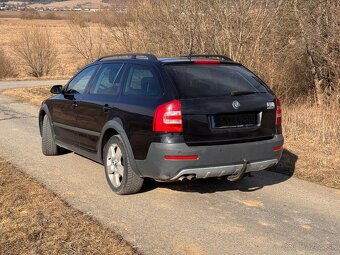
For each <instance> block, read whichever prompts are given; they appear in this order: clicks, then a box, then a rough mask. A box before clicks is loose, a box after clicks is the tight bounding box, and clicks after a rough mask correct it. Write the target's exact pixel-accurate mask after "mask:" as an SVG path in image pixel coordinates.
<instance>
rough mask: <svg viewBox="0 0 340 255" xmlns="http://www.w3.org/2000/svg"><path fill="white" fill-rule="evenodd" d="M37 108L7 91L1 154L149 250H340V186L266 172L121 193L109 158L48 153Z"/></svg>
mask: <svg viewBox="0 0 340 255" xmlns="http://www.w3.org/2000/svg"><path fill="white" fill-rule="evenodd" d="M31 85H32V84H31ZM37 115H38V108H37V107H36V106H32V105H29V104H22V103H19V102H16V101H14V100H13V99H9V98H7V97H5V96H0V155H1V156H2V157H3V158H5V159H6V160H9V161H11V162H12V163H14V164H15V165H16V166H17V167H19V168H20V169H22V170H23V171H24V172H26V173H28V174H29V175H30V176H33V177H34V178H35V179H37V180H38V181H39V182H41V183H43V184H44V185H45V186H46V187H48V188H49V189H51V190H52V191H54V192H55V193H56V194H58V195H59V196H60V197H62V198H63V199H64V200H65V201H67V202H68V203H69V204H70V205H71V206H73V207H75V208H76V209H79V210H81V211H83V212H85V213H87V214H89V215H91V216H93V217H95V218H96V219H98V220H99V221H101V222H102V223H103V224H105V225H106V226H108V227H110V228H113V229H114V230H115V231H116V232H117V233H118V234H121V235H122V236H123V237H124V238H125V239H126V240H127V241H128V242H131V243H132V244H133V245H136V246H137V247H138V249H139V250H141V251H142V252H144V253H146V254H245V253H255V254H296V253H301V254H305V253H308V254H340V245H339V242H338V240H339V237H340V214H339V211H340V203H339V199H340V193H339V191H338V190H334V189H329V188H325V187H322V186H319V185H316V184H312V183H309V182H305V181H302V180H299V179H296V178H294V177H293V178H289V177H288V176H285V175H280V174H277V173H272V172H267V171H263V172H261V173H257V174H254V176H253V177H251V178H246V179H244V180H243V181H241V182H239V183H228V182H226V181H218V180H215V179H213V180H206V181H195V182H192V183H169V184H166V183H161V184H159V183H154V182H148V183H147V185H146V186H145V187H144V189H143V192H142V193H140V194H137V195H132V196H123V197H122V196H117V195H114V194H113V193H112V192H111V191H110V189H109V187H108V186H107V184H106V181H105V177H104V172H103V168H102V166H101V165H99V164H96V163H94V162H92V161H90V160H87V159H85V158H83V157H80V156H78V155H75V154H73V153H70V154H66V155H63V156H58V157H44V156H43V155H42V154H41V148H40V136H39V131H38V120H37Z"/></svg>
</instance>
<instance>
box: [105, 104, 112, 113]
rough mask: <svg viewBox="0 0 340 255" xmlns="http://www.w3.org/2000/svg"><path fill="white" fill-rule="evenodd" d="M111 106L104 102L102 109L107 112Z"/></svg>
mask: <svg viewBox="0 0 340 255" xmlns="http://www.w3.org/2000/svg"><path fill="white" fill-rule="evenodd" d="M111 109H112V108H111V107H110V106H109V105H108V104H105V105H104V106H103V111H104V112H108V111H110V110H111Z"/></svg>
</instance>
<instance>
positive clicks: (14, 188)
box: [0, 159, 138, 255]
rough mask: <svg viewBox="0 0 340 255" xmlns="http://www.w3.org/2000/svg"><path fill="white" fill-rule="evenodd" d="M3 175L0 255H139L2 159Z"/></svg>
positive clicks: (0, 192)
mask: <svg viewBox="0 0 340 255" xmlns="http://www.w3.org/2000/svg"><path fill="white" fill-rule="evenodd" d="M0 176H1V178H0V194H1V196H0V254H8V255H9V254H115V255H128V254H129V255H130V254H138V253H137V251H136V250H135V249H134V248H132V247H131V246H130V245H129V244H128V243H127V242H125V241H124V240H123V239H122V238H121V237H120V236H118V235H117V234H115V233H114V232H113V231H111V230H109V229H107V228H105V227H103V226H102V225H100V224H99V223H98V222H96V221H95V220H94V219H92V218H90V217H89V216H87V215H85V214H84V213H81V212H79V211H77V210H75V209H73V208H71V207H70V206H68V205H67V204H66V203H64V202H63V201H62V200H61V199H60V198H58V197H57V196H56V195H55V194H53V193H52V192H51V191H49V190H47V189H46V188H44V187H43V186H42V185H41V184H39V183H38V182H37V181H35V180H33V179H31V178H30V177H28V176H27V175H26V174H24V173H22V172H20V171H19V170H18V169H15V168H14V167H13V166H12V165H11V164H10V163H8V162H6V161H3V160H1V159H0Z"/></svg>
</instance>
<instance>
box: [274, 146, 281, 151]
mask: <svg viewBox="0 0 340 255" xmlns="http://www.w3.org/2000/svg"><path fill="white" fill-rule="evenodd" d="M281 149H282V146H276V147H274V148H273V151H279V150H281Z"/></svg>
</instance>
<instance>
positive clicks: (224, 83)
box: [165, 64, 267, 98]
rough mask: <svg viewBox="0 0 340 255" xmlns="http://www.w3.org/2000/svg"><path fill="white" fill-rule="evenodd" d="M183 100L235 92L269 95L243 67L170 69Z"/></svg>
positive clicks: (193, 66)
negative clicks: (265, 93)
mask: <svg viewBox="0 0 340 255" xmlns="http://www.w3.org/2000/svg"><path fill="white" fill-rule="evenodd" d="M165 68H166V70H167V71H168V73H169V74H170V76H171V78H172V79H173V81H174V83H175V85H176V87H177V89H178V91H179V94H180V97H181V98H202V97H215V96H229V95H231V94H232V92H255V93H257V92H259V93H261V92H267V89H266V87H265V86H264V84H263V83H262V81H261V80H260V79H259V78H258V77H256V76H255V75H254V74H252V73H251V72H249V71H248V70H246V69H245V68H243V67H241V66H231V65H197V64H182V65H167V66H165Z"/></svg>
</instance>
